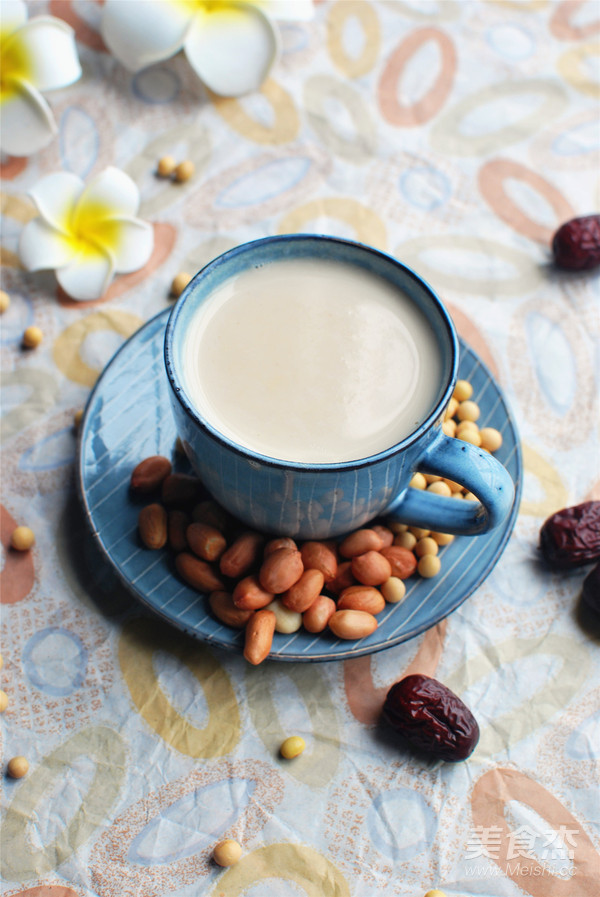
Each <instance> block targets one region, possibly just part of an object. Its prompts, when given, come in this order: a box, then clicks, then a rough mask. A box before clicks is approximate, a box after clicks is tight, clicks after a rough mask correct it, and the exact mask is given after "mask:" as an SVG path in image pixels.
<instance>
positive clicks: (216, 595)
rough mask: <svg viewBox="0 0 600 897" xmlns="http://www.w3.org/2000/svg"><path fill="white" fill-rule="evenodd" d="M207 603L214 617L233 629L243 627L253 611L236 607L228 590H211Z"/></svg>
mask: <svg viewBox="0 0 600 897" xmlns="http://www.w3.org/2000/svg"><path fill="white" fill-rule="evenodd" d="M208 603H209V604H210V609H211V610H212V612H213V614H214V615H215V617H217V619H218V620H220V621H221V623H225V625H226V626H232V627H233V628H234V629H243V628H244V626H245V625H246V623H247V622H248V620H249V619H250V617H251V616H252V614H253V613H254V611H252V610H242V608H241V607H236V606H235V604H234V603H233V599H232V597H231V595H230V594H229V592H211V593H210V596H209V599H208Z"/></svg>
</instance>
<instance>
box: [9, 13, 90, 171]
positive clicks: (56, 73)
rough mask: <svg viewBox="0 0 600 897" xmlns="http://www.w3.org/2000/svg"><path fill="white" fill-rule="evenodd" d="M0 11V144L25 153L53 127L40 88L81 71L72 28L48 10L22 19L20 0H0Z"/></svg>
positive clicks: (42, 142)
mask: <svg viewBox="0 0 600 897" xmlns="http://www.w3.org/2000/svg"><path fill="white" fill-rule="evenodd" d="M0 17H1V18H0V149H1V150H2V151H3V152H5V153H9V154H10V155H12V156H29V155H31V154H32V153H35V152H37V150H39V149H42V148H43V147H44V146H46V145H47V144H48V143H50V141H51V140H52V138H53V137H54V135H55V134H56V131H57V127H56V122H55V121H54V116H53V115H52V111H51V109H50V106H49V105H48V103H47V102H46V100H45V99H44V97H43V96H42V93H41V92H42V91H46V90H55V89H56V88H58V87H66V86H67V84H72V83H73V81H77V79H78V78H79V77H80V76H81V66H80V64H79V57H78V56H77V49H76V46H75V38H74V34H75V32H74V31H73V29H72V28H71V27H70V26H69V25H67V24H66V22H63V21H62V20H61V19H57V18H55V17H54V16H36V17H35V18H33V19H31V20H30V21H27V7H26V6H25V3H23V2H22V0H1V2H0Z"/></svg>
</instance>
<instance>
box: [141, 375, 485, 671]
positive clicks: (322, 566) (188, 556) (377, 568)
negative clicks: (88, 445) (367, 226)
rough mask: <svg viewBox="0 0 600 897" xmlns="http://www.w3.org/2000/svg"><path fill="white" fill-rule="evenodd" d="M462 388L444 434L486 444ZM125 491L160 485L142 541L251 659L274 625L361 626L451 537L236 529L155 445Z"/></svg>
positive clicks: (443, 484) (427, 571)
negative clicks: (322, 535) (316, 536)
mask: <svg viewBox="0 0 600 897" xmlns="http://www.w3.org/2000/svg"><path fill="white" fill-rule="evenodd" d="M471 395H472V388H471V385H470V384H469V383H467V382H466V381H462V380H459V381H458V383H457V384H456V389H455V392H454V396H453V398H452V400H451V403H450V406H449V408H448V411H447V413H446V416H445V420H444V423H443V428H444V431H445V432H446V433H448V431H449V430H450V429H452V430H453V433H452V434H449V435H456V436H457V438H459V439H464V440H466V441H468V442H472V443H474V444H479V445H481V446H482V447H483V448H486V449H488V450H489V451H494V450H496V448H498V447H499V446H500V444H501V442H502V437H501V435H500V433H499V432H498V431H497V430H494V429H492V428H485V429H482V430H479V428H478V426H477V424H476V423H475V421H476V420H477V419H478V418H479V408H478V406H477V405H476V403H475V402H473V401H472V400H471ZM455 417H456V418H458V421H457V420H455ZM466 424H468V426H466ZM448 425H452V426H451V427H450V426H448ZM411 485H412V486H413V487H415V488H421V489H427V490H429V491H431V492H436V493H438V494H441V495H447V496H452V497H454V498H460V499H466V500H475V501H476V500H477V499H476V497H475V496H474V495H472V494H471V493H469V492H467V491H466V490H465V489H464V488H463V487H462V486H460V485H459V484H458V483H454V482H452V481H451V480H447V479H443V478H442V477H439V476H430V475H423V474H421V473H415V475H414V476H413V479H412V481H411ZM130 491H131V494H132V495H133V496H136V497H142V498H143V497H146V496H149V495H151V494H152V493H156V494H157V495H158V494H160V501H154V502H152V503H151V504H148V505H146V506H145V507H143V508H142V509H141V511H140V513H139V517H138V530H139V535H140V539H141V541H142V543H143V544H144V545H145V546H146V548H149V549H154V550H156V549H161V548H164V547H165V546H168V547H169V548H170V549H171V550H172V551H173V552H174V554H175V568H176V570H177V573H178V575H179V576H180V577H181V579H183V580H184V582H186V583H187V584H188V585H189V586H191V587H192V588H193V589H195V590H197V591H199V592H204V593H206V594H208V596H209V599H208V600H209V604H210V608H211V610H212V613H213V614H214V616H215V617H216V618H217V619H218V620H220V621H221V622H222V623H225V624H226V625H228V626H231V627H233V628H236V629H244V630H245V642H244V656H245V658H246V660H248V661H249V662H250V663H252V664H259V663H261V662H262V661H263V660H264V659H265V658H266V657H267V655H268V654H269V652H270V650H271V646H272V642H273V636H274V633H275V632H280V633H285V634H291V633H293V632H296V631H297V630H299V629H300V628H301V627H304V629H306V630H307V631H308V632H310V633H315V634H316V633H320V632H324V631H325V630H329V631H330V632H331V633H333V635H334V636H336V637H337V638H340V639H349V640H356V639H361V638H365V637H366V636H368V635H371V633H373V632H374V631H375V630H376V629H377V625H378V622H377V615H378V614H380V613H381V612H382V611H383V610H384V608H385V607H386V605H387V604H398V603H399V602H401V601H402V600H403V599H404V596H405V594H406V586H405V582H404V581H405V580H406V579H408V578H409V577H410V576H412V575H413V574H415V573H419V574H420V575H421V576H422V577H425V578H430V577H433V576H436V575H437V574H438V573H439V571H440V569H441V561H440V558H439V557H438V552H439V549H440V547H443V546H445V545H448V544H450V542H452V541H453V539H454V536H452V535H450V534H447V533H437V532H430V531H429V530H425V529H421V528H419V527H414V526H408V525H407V524H400V523H394V522H388V523H387V524H386V522H385V521H375V522H374V523H373V524H371V525H370V526H369V527H367V528H362V529H359V530H355V531H354V532H352V533H349V534H348V535H346V536H345V537H344V538H342V539H339V540H335V539H334V540H325V541H312V540H311V541H306V542H304V543H303V544H301V545H298V544H296V542H295V541H294V540H293V539H291V538H289V537H288V536H280V537H274V538H268V537H267V536H265V535H264V534H262V533H259V532H256V531H254V530H248V529H242V528H241V525H240V524H239V522H237V521H235V520H234V519H233V518H232V517H231V516H230V515H229V514H228V513H227V511H225V510H224V509H223V508H222V507H221V506H220V505H219V504H217V502H215V501H214V500H212V499H211V498H208V497H206V494H205V493H204V489H203V486H202V484H201V482H200V480H199V479H197V478H196V477H193V476H190V475H188V474H180V473H173V472H172V467H171V462H170V461H169V460H168V458H164V457H162V456H160V455H154V456H152V457H150V458H146V459H145V460H143V461H141V462H140V463H139V464H138V465H137V467H136V468H135V470H134V471H133V473H132V475H131V481H130Z"/></svg>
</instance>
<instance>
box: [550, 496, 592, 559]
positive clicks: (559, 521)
mask: <svg viewBox="0 0 600 897" xmlns="http://www.w3.org/2000/svg"><path fill="white" fill-rule="evenodd" d="M540 548H541V550H542V554H543V555H544V557H545V558H546V560H547V561H548V563H549V564H551V565H552V566H553V567H558V568H559V569H561V570H568V569H570V568H571V567H581V566H583V565H584V564H591V563H592V562H593V561H596V560H599V559H600V501H586V502H584V503H583V504H581V505H575V506H574V507H572V508H563V510H562V511H557V512H556V514H552V515H551V516H550V517H548V519H547V520H546V522H545V523H544V525H543V526H542V528H541V530H540Z"/></svg>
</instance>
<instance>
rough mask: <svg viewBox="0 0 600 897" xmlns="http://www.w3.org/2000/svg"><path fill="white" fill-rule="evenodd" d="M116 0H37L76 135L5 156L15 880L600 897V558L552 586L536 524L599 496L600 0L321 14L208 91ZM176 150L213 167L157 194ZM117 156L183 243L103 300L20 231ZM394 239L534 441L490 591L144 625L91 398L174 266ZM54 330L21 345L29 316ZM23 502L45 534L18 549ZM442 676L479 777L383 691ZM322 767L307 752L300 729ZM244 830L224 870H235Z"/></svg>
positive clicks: (81, 887)
mask: <svg viewBox="0 0 600 897" xmlns="http://www.w3.org/2000/svg"><path fill="white" fill-rule="evenodd" d="M100 10H101V7H100V5H97V4H96V3H93V2H81V0H80V2H77V0H73V2H70V0H69V2H67V0H65V2H60V0H59V2H56V0H53V2H49V3H47V4H46V3H37V2H35V3H32V4H31V13H32V14H37V13H38V12H44V11H48V12H51V13H52V14H54V15H58V16H60V17H62V18H64V19H66V20H67V21H68V22H69V23H70V24H71V25H72V26H73V27H74V28H75V29H76V33H77V39H78V50H79V55H80V59H81V61H82V65H83V69H84V73H83V77H82V78H81V79H80V81H78V82H77V83H75V84H74V85H72V86H71V87H69V88H65V89H63V90H61V91H59V92H57V93H54V94H52V95H48V99H49V102H50V104H51V107H52V110H53V112H54V114H55V117H56V120H57V122H58V124H59V133H58V135H57V137H56V139H55V140H54V141H53V142H52V143H51V144H50V145H49V146H48V148H47V149H45V150H43V151H41V152H39V153H37V154H35V155H34V156H31V157H29V158H27V159H25V158H24V159H20V158H5V159H3V160H2V175H3V178H4V185H3V192H2V211H3V224H2V262H3V265H4V266H5V267H4V273H3V289H4V290H6V291H7V292H8V293H9V295H10V298H11V305H10V308H9V310H8V311H7V312H6V313H5V314H4V315H3V316H2V320H1V327H2V330H1V333H2V368H3V379H2V424H3V427H2V450H3V451H2V496H3V497H2V501H3V507H2V518H1V523H2V542H3V545H4V554H3V565H4V566H3V571H2V604H3V607H2V653H3V657H4V669H3V671H2V677H3V678H2V681H3V684H2V688H3V689H4V690H5V692H6V693H7V695H8V696H9V701H10V704H9V708H8V710H7V711H6V712H5V713H4V714H3V716H2V726H1V728H2V739H3V756H4V763H6V761H7V760H8V758H10V757H12V756H14V755H16V754H23V755H25V756H26V757H27V758H28V760H29V763H30V771H29V773H28V775H27V776H26V777H25V778H23V779H20V780H13V779H9V778H6V777H4V778H3V780H2V792H3V793H2V810H3V835H2V851H3V856H2V860H3V872H2V874H3V891H2V893H3V894H6V895H7V897H9V895H10V897H15V895H17V894H18V895H21V897H25V895H27V897H92V895H98V897H134V895H135V897H171V895H172V897H195V895H208V897H242V895H244V897H259V895H260V897H276V895H277V897H292V895H293V897H296V895H307V897H329V895H332V897H333V895H336V897H342V895H344V897H345V895H352V897H370V895H373V894H375V893H377V894H382V895H385V897H388V895H389V897H392V895H402V897H418V895H420V894H422V893H424V892H425V891H427V890H428V889H430V888H433V887H439V888H441V889H443V890H444V892H445V893H446V894H447V895H448V897H475V895H482V897H483V895H486V897H487V895H502V897H517V895H522V894H531V895H533V897H542V895H543V897H593V895H597V894H598V888H599V884H598V882H599V881H600V865H599V855H598V847H599V839H600V830H599V825H600V812H599V810H600V800H599V791H598V774H599V770H600V729H599V727H600V665H599V664H598V632H599V628H600V627H599V625H598V620H597V619H596V620H594V619H593V617H592V616H591V615H590V614H586V613H585V612H584V611H583V610H582V608H581V603H580V595H581V584H582V579H583V572H582V571H577V572H574V573H571V574H568V575H558V574H553V573H552V572H550V571H549V570H548V569H547V568H546V567H545V566H544V564H543V563H541V561H540V556H539V552H538V548H537V541H538V532H539V528H540V525H541V523H542V521H543V520H544V519H545V518H546V517H547V516H548V515H549V514H550V513H551V512H553V511H555V510H557V509H558V508H560V507H563V506H567V505H572V504H577V503H579V502H581V501H583V500H585V499H589V498H594V497H595V498H600V469H599V460H598V419H599V418H598V408H597V390H598V357H599V349H600V343H599V342H598V334H599V329H598V307H599V306H598V290H597V286H598V280H597V276H594V274H593V273H589V274H579V275H578V274H568V273H560V272H558V271H557V270H555V268H554V267H553V266H552V263H551V258H550V253H549V241H550V239H551V235H552V234H553V232H554V230H555V229H556V228H557V226H558V224H559V223H562V222H563V221H564V220H566V219H568V218H571V217H573V216H574V215H581V214H586V213H590V212H593V211H594V209H595V208H597V207H598V205H599V192H600V191H599V180H598V170H599V166H598V163H599V141H598V128H599V116H598V105H597V100H598V94H599V89H600V88H599V84H598V80H597V71H596V73H594V65H595V64H597V61H598V52H599V48H598V43H597V38H598V30H599V27H600V26H599V22H598V18H597V17H598V5H597V3H594V2H592V0H589V2H580V0H570V2H550V0H518V2H517V0H489V2H483V0H482V2H475V0H462V2H460V0H441V2H428V0H419V2H416V0H414V2H408V0H406V2H404V0H391V2H383V0H382V2H367V0H339V2H323V3H317V4H316V7H315V10H316V14H315V18H314V19H313V21H312V22H310V23H307V24H287V25H285V26H281V34H282V44H283V54H282V58H281V60H280V62H279V63H278V64H277V65H276V67H275V69H274V70H273V71H272V74H271V76H270V78H269V79H268V80H267V81H266V83H265V84H264V85H263V87H262V89H261V90H260V91H259V92H257V93H255V94H252V95H250V96H248V97H246V98H244V99H242V100H232V99H219V98H216V97H214V96H209V95H208V94H207V92H205V91H204V89H203V87H202V86H201V84H200V82H199V81H198V80H197V79H196V77H195V75H194V73H193V71H192V70H191V68H190V66H189V65H188V63H187V62H186V60H185V58H184V57H183V56H181V55H180V56H178V57H176V58H174V59H172V60H171V61H169V62H165V63H162V64H160V65H157V66H155V67H153V68H150V69H147V70H145V71H142V72H141V73H139V74H137V75H135V76H132V75H131V74H129V73H127V72H126V71H125V70H124V69H123V67H122V66H121V65H120V64H118V63H117V62H116V61H115V60H114V59H113V58H112V57H111V56H110V55H109V54H108V53H107V51H106V48H105V47H104V45H103V43H102V40H101V38H100V36H99V32H98V22H99V16H100ZM165 153H170V154H173V155H175V156H176V157H177V158H179V159H183V158H189V159H192V160H193V161H194V163H195V166H196V173H195V175H194V177H193V178H192V179H191V180H190V181H188V182H186V183H184V184H180V185H173V184H172V183H170V182H166V181H164V180H159V179H157V178H156V176H155V173H154V172H155V168H156V162H157V160H158V158H159V157H160V156H162V155H164V154H165ZM107 165H116V166H118V167H120V168H122V169H124V170H125V171H126V172H128V173H129V174H130V175H131V176H132V177H133V179H134V180H135V181H136V182H137V184H138V185H139V187H140V191H141V195H142V205H141V209H140V215H141V217H142V218H145V219H146V220H149V221H151V222H152V224H153V227H154V234H155V248H154V252H153V255H152V257H151V260H150V262H149V263H148V264H147V265H146V267H145V268H144V269H143V270H141V271H138V272H136V273H133V274H128V275H124V276H119V277H117V278H116V279H115V281H114V282H113V284H112V286H111V287H110V289H109V290H108V292H107V294H106V295H105V296H104V297H103V298H102V299H101V300H100V301H96V302H90V303H76V302H73V301H71V300H69V299H68V298H67V297H66V296H65V295H64V294H62V293H61V292H60V291H59V290H57V288H56V282H55V279H54V275H53V274H51V273H44V274H27V273H25V272H24V271H23V270H22V269H21V267H20V265H19V261H18V255H17V244H18V238H19V234H20V232H21V230H22V228H23V226H24V223H25V222H27V221H28V220H29V219H30V218H31V217H32V216H33V215H34V214H35V212H34V209H33V206H32V204H31V202H30V200H29V199H28V198H27V191H28V189H29V188H30V187H31V186H32V185H33V184H34V183H35V182H36V180H37V179H38V178H39V177H40V176H41V175H43V174H46V173H48V172H52V171H58V170H61V169H62V170H67V171H72V172H75V173H77V174H79V175H80V176H81V177H83V178H88V177H90V176H93V175H94V174H97V173H98V172H99V171H101V170H102V169H104V168H105V167H106V166H107ZM296 231H315V232H324V233H332V234H337V235H342V236H347V237H351V238H354V239H358V240H360V241H363V242H366V243H369V244H372V245H374V246H376V247H378V248H381V249H384V250H387V251H388V252H391V253H392V254H394V255H396V256H398V257H399V258H400V259H402V260H403V261H404V262H406V263H407V264H409V265H411V266H413V267H414V268H415V269H416V270H417V271H419V273H421V274H422V275H423V276H424V277H425V278H426V279H427V280H429V281H430V282H431V283H432V284H433V286H434V287H435V288H437V290H438V291H439V293H440V295H441V296H442V298H443V299H444V301H445V302H446V303H447V305H448V307H449V309H450V310H451V313H452V315H453V317H454V320H455V322H456V325H457V328H458V330H459V332H460V333H461V335H462V337H463V338H464V339H465V340H466V341H467V342H468V344H469V345H471V346H472V347H473V348H474V349H475V350H476V352H477V353H478V354H479V355H480V357H481V358H482V359H483V360H484V361H485V362H486V363H487V365H488V366H489V369H490V370H491V371H492V373H493V375H494V376H495V377H496V379H497V381H498V382H499V383H500V384H501V387H502V389H503V391H504V393H505V395H506V397H507V399H508V402H509V404H510V406H511V408H512V413H513V415H514V419H515V422H516V424H517V427H518V429H519V432H520V435H521V440H522V451H523V462H524V471H525V475H524V487H523V495H522V502H521V506H520V512H519V516H518V519H517V523H516V527H515V530H514V533H513V535H512V537H511V539H510V541H509V544H508V546H507V548H506V550H505V552H504V554H503V555H502V557H501V559H500V561H499V563H498V564H497V566H496V567H495V569H494V570H493V572H492V573H491V574H490V576H489V577H488V578H487V579H486V580H485V582H484V583H483V585H481V586H480V587H479V589H477V591H476V592H475V593H474V594H473V595H472V596H471V597H470V598H469V599H468V600H467V601H466V602H465V603H464V604H463V605H462V606H461V607H460V608H459V609H458V610H456V611H455V612H454V613H453V614H452V615H451V616H450V617H448V618H447V619H446V620H444V621H442V622H441V623H439V624H438V625H437V626H435V628H433V629H430V630H429V631H428V632H426V633H425V634H424V635H421V636H419V637H417V638H415V639H413V640H411V641H409V642H406V643H405V644H402V645H399V646H396V647H393V648H390V649H388V650H384V651H382V652H380V653H377V654H374V655H372V656H366V657H357V658H354V659H352V660H348V661H344V662H334V663H323V664H319V663H317V664H303V663H298V664H295V663H291V664H290V663H286V664H281V663H266V664H264V665H263V666H261V667H258V668H250V667H249V665H248V664H246V663H245V661H244V660H243V659H242V658H241V656H239V655H238V654H234V653H230V652H226V651H224V650H218V649H209V648H208V647H207V646H206V645H204V644H203V643H201V642H197V641H193V640H191V639H190V640H188V639H186V638H185V637H183V636H182V635H180V634H179V633H178V632H177V631H175V630H171V629H169V628H168V627H165V625H164V624H158V623H157V622H156V620H154V619H153V618H152V617H151V616H150V615H149V614H148V615H145V614H144V612H143V611H142V609H141V608H140V606H139V605H138V604H137V602H136V601H135V600H134V599H133V598H132V597H131V596H130V595H129V594H128V593H126V591H125V590H124V588H123V587H122V586H121V585H120V584H119V583H118V582H117V580H116V577H115V576H114V574H113V573H112V571H111V570H110V569H109V568H108V567H107V565H106V564H104V563H103V560H102V558H101V557H100V556H99V554H98V552H97V550H96V548H95V546H94V545H93V544H92V543H91V539H90V537H89V535H88V528H87V524H86V521H85V518H84V515H83V513H82V509H81V507H80V504H79V501H78V497H77V493H76V490H75V485H74V483H75V477H74V470H75V457H76V449H77V438H76V433H75V431H74V429H73V426H72V421H73V415H74V413H75V411H76V410H77V409H78V408H80V407H82V406H83V405H84V403H85V401H86V398H87V396H88V394H89V391H90V388H91V387H92V386H93V384H94V382H95V380H96V378H97V377H98V375H99V373H100V371H101V370H102V368H103V366H104V365H105V364H106V363H107V362H108V360H109V359H110V357H111V356H112V354H113V353H114V351H115V350H116V349H117V348H118V346H119V345H120V344H121V343H122V342H123V340H124V339H125V338H126V337H128V336H129V335H130V334H132V333H133V332H134V331H135V330H136V329H137V328H139V327H140V325H141V324H142V323H143V322H144V321H145V320H147V319H149V318H150V317H151V316H153V315H154V314H156V313H157V312H159V311H160V310H162V309H164V308H166V307H167V306H168V304H169V299H168V293H169V286H170V283H171V280H172V278H173V277H174V275H175V274H176V273H178V272H179V271H181V270H185V271H195V270H197V269H198V268H199V267H200V266H201V265H202V264H203V263H204V262H206V261H207V260H209V259H211V258H213V257H214V256H215V255H216V254H218V253H219V252H221V251H222V250H224V249H226V248H228V247H231V246H233V245H235V244H238V243H241V242H244V241H246V240H249V239H253V238H257V237H260V236H263V235H267V234H276V233H287V232H296ZM32 323H35V324H36V325H38V326H39V327H41V328H42V330H43V332H44V342H43V343H42V345H41V346H39V347H38V348H37V349H35V350H32V351H25V350H23V349H22V347H21V336H22V333H23V331H24V329H25V328H26V327H27V326H28V325H30V324H32ZM15 521H16V522H19V523H26V524H27V525H29V526H31V528H32V529H33V530H34V532H35V534H36V544H35V547H34V548H33V550H32V551H31V552H30V553H28V554H19V553H17V552H14V551H12V550H9V549H8V548H7V546H8V543H9V539H10V533H11V531H12V529H13V527H14V525H15ZM408 671H413V672H414V671H420V672H424V673H427V674H429V675H434V676H436V677H437V678H439V679H440V680H442V681H443V682H445V683H446V684H448V685H449V686H450V687H452V688H453V689H454V690H455V691H456V692H458V693H459V694H460V695H461V696H462V697H463V699H464V700H465V701H466V702H467V703H468V704H469V706H470V707H472V708H473V710H474V712H475V714H476V716H477V718H478V720H479V723H480V727H481V733H482V735H481V741H480V744H479V746H478V747H477V749H476V751H475V753H474V754H473V755H472V757H471V758H470V759H469V760H468V761H467V762H465V763H462V764H461V763H459V764H444V763H441V762H432V761H427V760H424V759H420V758H419V757H418V756H416V755H413V754H408V753H407V752H406V750H405V749H404V748H401V747H399V746H398V745H397V744H395V743H394V740H393V738H392V737H391V735H390V733H389V731H386V730H385V729H383V728H382V727H381V726H380V725H379V724H378V716H379V712H380V709H381V705H382V702H383V698H384V695H385V693H386V690H387V689H388V688H389V686H390V685H391V683H392V682H394V681H396V680H397V679H399V678H401V677H402V675H404V674H406V673H407V672H408ZM291 733H293V734H301V735H303V736H304V738H305V740H306V742H307V749H306V751H305V753H304V754H303V755H302V756H301V757H299V758H298V759H297V760H296V761H294V762H292V763H290V762H285V761H283V760H282V759H281V758H280V757H279V755H278V748H279V745H280V743H281V741H282V739H283V737H284V736H285V735H287V734H291ZM224 835H229V836H232V837H236V838H237V839H238V840H239V841H240V842H241V844H242V845H243V850H244V854H243V859H242V860H241V861H240V863H239V864H238V865H237V866H235V867H232V868H231V870H229V871H223V870H220V869H218V868H217V867H216V866H215V865H213V864H212V862H211V861H210V851H211V847H212V846H213V845H214V843H215V842H216V841H217V840H219V839H220V838H222V837H223V836H224Z"/></svg>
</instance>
